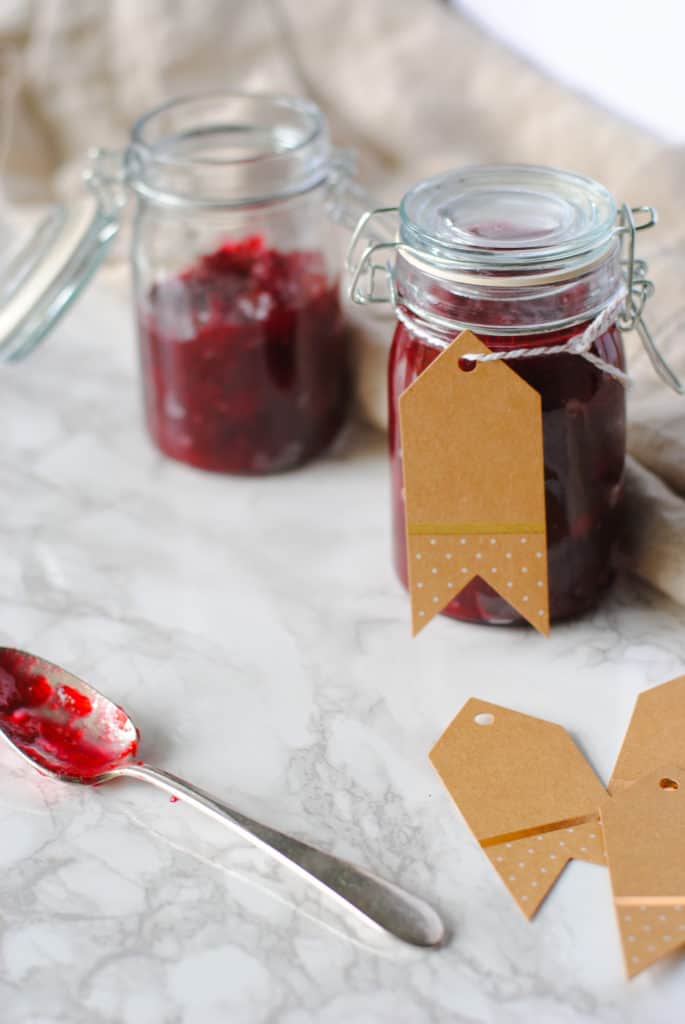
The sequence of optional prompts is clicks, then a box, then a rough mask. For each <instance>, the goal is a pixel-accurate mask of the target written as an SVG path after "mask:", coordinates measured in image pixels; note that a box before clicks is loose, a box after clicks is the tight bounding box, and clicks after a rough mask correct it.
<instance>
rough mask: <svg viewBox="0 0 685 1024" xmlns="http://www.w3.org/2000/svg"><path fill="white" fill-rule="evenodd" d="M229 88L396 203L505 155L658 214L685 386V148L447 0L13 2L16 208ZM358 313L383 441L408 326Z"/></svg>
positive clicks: (645, 541)
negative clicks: (309, 122)
mask: <svg viewBox="0 0 685 1024" xmlns="http://www.w3.org/2000/svg"><path fill="white" fill-rule="evenodd" d="M198 10H201V17H198ZM582 58H583V55H582V54H579V59H582ZM218 86H221V87H233V88H246V89H268V90H272V91H285V92H295V93H303V94H308V95H310V96H311V97H312V98H313V99H314V100H315V101H316V102H317V103H319V105H320V106H321V107H322V108H323V109H324V110H325V112H326V113H327V115H328V117H329V119H330V122H331V127H332V131H333V135H334V138H335V139H336V141H337V142H338V143H339V144H342V145H350V146H353V147H354V148H355V149H356V150H357V151H358V152H359V154H360V158H361V159H360V164H361V166H360V172H361V174H362V175H363V177H364V178H365V179H366V180H367V181H368V182H369V184H370V186H371V188H372V190H374V191H375V192H376V194H377V195H378V197H379V200H380V201H383V202H390V203H392V202H396V201H397V200H398V198H399V197H400V195H401V194H402V192H403V191H404V189H405V188H406V186H408V185H409V184H411V183H412V182H414V181H416V180H417V179H418V178H421V177H424V176H425V175H428V174H432V173H435V172H437V171H439V170H443V169H444V168H446V167H450V166H457V165H459V164H469V163H475V162H487V161H498V160H504V161H523V162H532V163H545V164H556V165H558V166H561V167H568V168H570V169H573V170H576V171H580V172H583V173H586V174H589V175H591V176H592V177H595V178H597V179H599V180H600V181H602V182H603V183H604V184H605V185H607V186H608V188H610V189H611V191H612V192H613V193H614V194H615V195H616V196H618V197H620V198H621V199H623V200H626V201H628V202H630V203H631V204H640V203H650V204H652V205H654V206H656V207H657V208H658V209H659V212H660V215H661V220H660V224H659V227H658V229H657V230H654V231H652V232H649V233H645V235H644V236H641V237H640V255H642V256H645V257H647V258H648V259H649V261H650V269H651V274H652V277H653V278H654V280H655V281H656V282H657V285H658V290H657V295H656V297H655V298H654V299H653V300H652V301H651V302H650V304H649V306H648V316H649V322H650V324H651V326H652V328H653V330H654V332H655V336H656V338H657V341H658V344H659V345H660V347H661V349H662V351H663V352H664V353H665V355H666V356H667V358H669V360H670V362H671V364H672V365H673V366H674V368H675V369H676V371H677V372H678V373H679V374H680V376H681V377H682V378H685V344H683V343H682V341H681V337H682V335H683V334H685V289H684V288H683V278H684V277H685V216H683V200H682V187H683V181H685V152H684V151H683V150H682V149H679V148H675V147H667V146H665V145H663V144H662V143H660V142H659V141H658V140H657V139H656V138H654V137H652V136H650V135H649V134H648V133H647V132H645V131H641V130H639V129H637V128H635V127H632V126H631V125H629V124H627V123H626V122H624V121H622V120H621V119H620V118H617V117H614V116H612V115H611V114H609V113H608V112H607V111H605V110H603V109H600V108H599V107H596V106H593V105H592V103H590V102H589V101H588V100H585V99H582V98H580V97H579V96H577V95H575V94H574V93H572V92H570V91H568V90H567V89H565V88H564V87H563V86H561V85H560V84H558V83H556V82H554V81H552V80H551V79H548V78H545V77H544V76H543V75H542V74H541V73H540V72H538V71H537V70H535V69H534V68H532V67H530V66H529V65H527V64H526V63H525V62H524V61H523V60H521V59H520V58H519V57H517V56H515V55H513V54H512V53H509V52H507V50H506V49H505V48H504V47H503V46H502V45H501V44H500V43H497V42H496V41H494V40H492V39H489V38H487V37H486V36H485V35H484V34H483V33H482V32H481V31H480V30H479V29H477V28H476V27H474V26H473V25H471V24H470V23H469V22H468V21H466V20H465V19H464V18H462V17H460V15H459V14H458V13H457V12H456V11H455V10H453V9H450V7H449V6H447V5H446V4H441V3H439V2H438V0H373V2H370V3H365V4H358V3H350V2H349V0H317V3H316V4H303V3H301V2H300V0H252V2H251V3H249V4H247V3H244V2H242V0H203V3H202V5H200V8H199V7H198V5H197V3H196V2H195V0H146V2H145V3H144V4H134V3H130V2H129V0H109V2H108V3H106V4H93V3H92V2H91V0H41V3H40V4H33V3H31V2H30V0H10V2H5V3H3V4H2V5H0V199H1V198H2V195H3V193H4V195H5V197H6V198H7V199H8V200H10V201H11V202H14V203H22V202H23V203H26V202H37V201H46V200H48V199H50V198H54V197H55V196H58V195H64V194H71V193H73V192H75V191H76V190H77V189H78V187H79V186H78V177H79V172H80V169H81V167H82V163H83V158H84V153H85V151H86V149H87V148H88V146H90V145H92V144H94V143H98V144H101V145H109V146H120V145H122V144H123V143H124V142H125V140H126V137H127V134H128V130H129V127H130V125H131V123H132V122H133V121H134V120H135V118H136V117H137V116H138V115H139V114H140V113H141V112H142V111H144V110H146V109H149V108H150V107H152V106H154V105H155V104H157V103H158V102H160V101H162V100H164V99H166V98H168V97H170V96H172V95H174V94H178V93H180V92H182V91H184V90H187V89H198V88H209V87H218ZM118 252H119V258H120V259H121V258H122V256H123V254H124V252H125V249H124V246H123V245H122V246H120V248H119V250H118ZM116 256H117V254H116V253H115V258H116ZM350 315H351V317H352V318H353V320H354V322H355V324H356V328H355V336H356V351H357V369H358V380H359V387H358V394H359V401H360V407H361V409H362V412H363V414H364V415H365V417H366V418H367V419H368V420H369V421H370V422H372V423H374V424H375V425H376V426H379V427H381V428H383V427H384V426H385V418H386V399H385V386H386V385H385V359H386V350H387V344H388V341H389V338H390V335H391V333H392V323H391V319H390V318H389V317H388V316H387V315H385V316H384V315H382V314H381V315H377V316H374V317H371V316H370V315H368V314H366V313H364V312H363V311H359V310H357V309H354V310H351V311H350ZM627 345H628V351H629V356H630V367H631V371H632V373H633V375H634V377H635V378H636V381H637V383H636V387H635V388H634V391H633V393H632V394H631V397H630V419H631V422H630V433H629V447H630V450H631V453H632V459H631V461H630V462H629V480H628V484H629V486H628V494H629V500H630V509H631V528H632V538H631V544H630V550H631V560H632V561H631V564H632V568H633V570H634V571H635V572H636V573H638V574H639V575H640V576H642V577H644V578H645V579H647V580H649V581H650V582H651V583H652V584H654V585H655V586H657V587H659V588H660V589H661V590H663V591H665V592H666V593H668V594H670V595H671V596H672V597H674V598H675V599H676V600H678V601H680V602H681V603H684V604H685V399H679V398H677V397H676V396H674V395H671V394H669V393H668V392H667V391H666V389H665V388H664V386H663V385H662V384H661V383H660V382H659V381H658V380H656V378H655V377H654V375H653V373H652V370H651V368H650V366H649V364H648V362H647V359H646V357H645V355H644V353H643V352H642V351H641V349H640V347H639V342H638V341H637V338H635V337H634V336H633V337H629V338H628V339H627Z"/></svg>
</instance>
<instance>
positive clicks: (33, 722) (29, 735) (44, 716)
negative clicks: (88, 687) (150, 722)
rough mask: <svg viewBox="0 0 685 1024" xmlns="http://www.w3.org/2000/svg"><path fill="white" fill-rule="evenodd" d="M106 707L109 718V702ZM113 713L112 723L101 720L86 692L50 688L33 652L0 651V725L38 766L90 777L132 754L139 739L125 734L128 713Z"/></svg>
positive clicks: (83, 777)
mask: <svg viewBox="0 0 685 1024" xmlns="http://www.w3.org/2000/svg"><path fill="white" fill-rule="evenodd" d="M105 707H106V715H107V716H108V717H109V716H110V711H111V707H112V706H111V705H110V704H108V703H107V704H106V705H105ZM112 713H113V715H114V716H115V718H116V721H109V720H104V719H103V715H102V713H101V709H98V708H94V707H93V703H92V701H91V699H90V697H88V696H87V695H86V694H84V693H81V692H80V691H79V690H76V689H74V688H73V687H71V686H68V685H61V686H53V685H52V684H51V683H50V681H49V679H48V678H47V676H45V675H43V674H42V673H41V672H40V670H39V668H37V666H36V659H34V658H32V657H31V655H29V654H23V653H20V652H18V651H12V650H5V649H0V729H1V730H2V731H3V732H4V733H5V734H6V735H7V736H8V737H9V739H10V740H12V742H13V743H14V744H15V745H16V746H17V747H18V748H19V749H20V750H21V751H22V752H23V753H24V754H26V755H27V757H30V758H31V760H32V761H34V762H35V763H36V764H37V765H38V766H39V767H42V768H47V769H48V770H49V771H51V772H55V773H56V774H57V775H64V776H71V777H75V778H82V779H89V778H93V777H94V776H96V775H99V774H100V773H101V772H104V771H107V770H109V769H111V768H114V767H116V766H117V765H118V764H121V762H122V761H125V760H127V759H128V758H129V757H133V756H134V755H135V752H136V748H137V739H135V738H134V739H132V740H131V739H130V738H128V734H129V733H130V726H129V724H128V720H127V718H126V715H125V713H124V712H123V711H122V710H121V709H120V708H115V709H114V711H113V712H112ZM122 735H126V741H125V745H122V743H121V736H122Z"/></svg>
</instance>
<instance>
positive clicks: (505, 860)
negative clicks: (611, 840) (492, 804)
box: [484, 822, 605, 918]
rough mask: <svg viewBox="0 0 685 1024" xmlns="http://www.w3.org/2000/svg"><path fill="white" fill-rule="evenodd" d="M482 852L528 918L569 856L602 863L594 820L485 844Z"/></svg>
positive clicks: (599, 837)
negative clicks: (490, 844) (511, 839)
mask: <svg viewBox="0 0 685 1024" xmlns="http://www.w3.org/2000/svg"><path fill="white" fill-rule="evenodd" d="M484 853H485V854H486V856H487V857H488V859H489V860H490V862H491V864H492V865H493V867H494V868H495V870H496V871H497V873H498V874H499V876H500V878H501V879H502V881H503V882H504V884H505V885H506V887H507V888H508V890H509V892H510V893H511V895H512V896H513V897H514V899H515V900H516V902H517V903H518V905H519V907H520V908H521V910H522V911H523V913H524V914H525V915H526V917H528V918H531V917H532V916H533V914H534V913H535V912H536V910H537V909H538V907H539V906H540V904H541V903H542V901H543V900H544V898H545V896H546V895H547V893H548V892H549V891H550V889H551V888H552V886H553V885H554V883H555V882H556V880H557V878H558V877H559V875H560V874H561V872H562V871H563V870H564V868H565V867H566V865H567V864H568V862H569V860H571V859H572V858H575V859H576V860H587V861H590V862H591V863H592V864H604V863H605V857H604V844H603V842H602V833H601V829H600V826H599V823H597V822H590V823H589V824H585V825H575V826H574V827H573V828H562V829H555V830H554V831H553V832H541V833H540V834H539V835H536V836H526V837H525V838H523V839H515V840H513V842H510V843H499V844H498V845H497V846H487V847H485V848H484Z"/></svg>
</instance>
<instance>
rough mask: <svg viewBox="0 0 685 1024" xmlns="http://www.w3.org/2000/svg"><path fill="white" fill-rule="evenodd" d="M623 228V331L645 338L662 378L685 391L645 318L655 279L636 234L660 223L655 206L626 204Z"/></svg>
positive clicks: (621, 317)
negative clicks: (649, 273) (625, 249)
mask: <svg viewBox="0 0 685 1024" xmlns="http://www.w3.org/2000/svg"><path fill="white" fill-rule="evenodd" d="M636 214H638V215H639V214H646V215H647V217H646V219H644V220H642V221H641V222H640V223H638V222H637V221H636V217H635V215H636ZM619 218H620V227H618V228H617V231H616V233H617V234H620V235H624V236H625V237H626V238H627V240H628V252H627V255H626V257H625V258H624V259H623V260H622V261H621V262H622V265H623V268H624V275H625V280H626V289H627V295H626V301H625V305H624V308H623V309H622V311H621V313H620V315H619V317H618V319H617V321H616V322H617V324H618V326H619V328H620V329H621V330H622V331H632V330H636V331H637V333H638V334H639V336H640V340H641V341H642V345H643V347H644V350H645V352H646V353H647V358H648V359H649V361H650V363H651V364H652V366H653V367H654V370H655V372H656V373H657V375H658V376H659V377H660V378H661V380H662V381H663V382H664V383H665V384H668V386H669V387H670V388H672V389H673V390H674V391H676V392H677V393H678V394H679V395H682V394H685V388H684V387H683V385H682V383H681V382H680V380H679V379H678V377H677V376H676V374H675V373H674V372H673V370H672V369H671V367H670V366H669V365H668V363H667V362H666V360H665V359H664V357H663V356H662V355H661V353H660V352H659V350H658V348H657V346H656V342H655V341H654V338H653V336H652V333H651V331H650V330H649V327H648V326H647V324H646V323H645V321H644V318H643V316H642V312H643V310H644V307H645V303H646V302H647V299H650V298H651V297H652V295H653V294H654V282H653V281H651V280H650V279H649V278H648V277H647V262H646V260H641V259H638V258H637V257H636V255H635V237H636V235H637V232H638V231H644V230H645V229H646V228H652V227H654V225H655V224H656V223H657V219H658V218H657V212H656V210H655V209H654V207H653V206H628V204H627V203H624V204H623V206H622V207H621V211H620V213H619Z"/></svg>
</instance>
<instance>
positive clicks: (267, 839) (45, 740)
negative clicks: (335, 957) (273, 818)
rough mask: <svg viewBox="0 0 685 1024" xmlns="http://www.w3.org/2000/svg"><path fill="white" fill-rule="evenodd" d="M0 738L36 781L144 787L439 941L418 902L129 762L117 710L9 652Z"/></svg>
mask: <svg viewBox="0 0 685 1024" xmlns="http://www.w3.org/2000/svg"><path fill="white" fill-rule="evenodd" d="M0 733H2V735H3V736H4V737H5V739H6V740H7V741H8V742H9V743H10V745H11V746H13V747H14V749H15V750H17V751H18V752H19V753H20V754H21V755H22V756H23V757H24V758H25V759H26V760H27V761H28V762H29V763H30V764H32V765H33V766H34V768H38V770H39V771H41V772H42V773H43V774H44V775H49V776H52V777H53V778H57V779H59V780H60V781H61V782H77V783H81V784H83V785H89V786H99V785H101V784H102V783H104V782H110V781H112V780H113V779H118V778H121V777H128V778H133V779H141V780H142V781H143V782H149V783H151V784H152V785H153V786H158V787H159V788H160V789H164V790H166V791H167V792H168V793H171V794H172V795H173V796H180V797H183V799H185V800H186V801H187V802H188V803H189V804H192V806H193V807H197V808H198V809H199V810H201V811H204V812H205V813H206V814H209V815H210V816H211V817H213V818H216V819H217V820H219V821H221V822H223V823H224V824H225V825H228V826H229V827H231V828H232V829H234V830H235V831H236V832H238V833H240V835H242V836H243V837H244V838H246V839H249V840H250V842H252V843H254V844H255V845H256V846H259V847H261V848H262V849H264V850H267V851H268V852H269V853H271V854H272V855H273V856H274V857H275V858H276V859H277V860H279V861H282V862H283V863H285V864H288V865H289V866H290V867H292V868H294V869H295V870H297V871H299V872H300V873H301V874H302V875H304V876H305V877H306V878H307V879H308V880H309V881H311V882H313V883H314V884H315V885H317V886H318V887H320V888H322V889H324V890H326V891H327V892H330V893H332V894H333V895H334V896H335V897H337V898H338V900H340V901H341V902H342V903H343V904H344V905H345V906H346V907H348V908H349V909H351V910H353V911H355V912H356V913H358V914H360V915H361V916H362V917H363V918H365V919H366V920H367V921H369V922H371V923H373V924H374V925H376V926H377V927H379V928H380V929H382V930H384V931H386V932H389V933H390V934H391V935H394V936H395V937H396V938H398V939H402V940H403V941H404V942H408V943H410V944H412V945H414V946H439V945H440V944H441V943H442V942H443V940H444V937H445V930H444V927H443V924H442V921H441V920H440V918H439V917H438V915H437V914H436V913H435V911H434V910H433V909H432V908H431V907H430V906H428V904H427V903H425V902H424V901H423V900H420V899H418V898H417V897H415V896H411V895H409V893H406V892H404V891H403V890H402V889H400V888H399V887H398V886H396V885H393V884H392V883H391V882H386V881H384V880H383V879H382V878H378V877H376V876H375V875H372V874H370V873H369V872H366V871H362V870H361V868H357V867H355V866H354V865H353V864H350V863H348V862H347V861H344V860H341V859H340V858H339V857H334V856H332V854H330V853H324V852H323V851H322V850H317V849H315V847H313V846H309V845H308V844H307V843H303V842H300V840H299V839H294V838H292V836H287V835H284V834H283V833H281V832H277V831H276V829H273V828H269V827H268V826H267V825H261V824H260V823H259V822H256V821H252V820H251V819H250V818H247V817H246V816H245V815H244V814H240V812H238V811H235V810H233V808H231V807H228V806H227V805H226V804H225V803H223V802H222V801H221V800H217V799H216V798H215V797H213V796H210V794H209V793H205V792H204V791H203V790H201V789H197V788H196V787H195V786H192V785H191V784H190V783H189V782H185V781H184V780H183V779H179V778H178V777H177V776H176V775H171V773H170V772H165V771H161V770H160V769H159V768H153V767H152V766H151V765H149V764H146V763H145V762H144V761H139V760H136V752H137V748H138V738H139V733H138V730H137V729H136V727H135V725H134V724H133V722H132V721H131V719H130V718H129V717H128V715H127V714H126V712H125V711H124V710H123V708H120V707H117V705H116V704H113V703H112V702H111V701H109V700H107V698H106V697H104V696H103V695H102V694H101V693H99V692H98V691H97V690H95V689H94V688H93V687H92V686H89V685H88V684H87V683H84V682H83V680H82V679H79V678H78V677H77V676H74V675H72V674H71V673H70V672H66V671H65V670H64V669H63V668H59V666H57V665H53V664H51V663H50V662H49V661H45V660H44V659H43V658H38V657H36V656H35V655H32V654H28V653H27V652H26V651H19V650H16V649H15V648H12V647H0Z"/></svg>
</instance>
